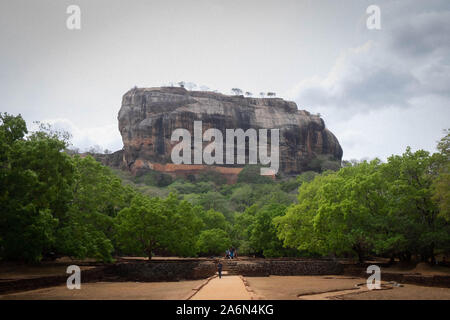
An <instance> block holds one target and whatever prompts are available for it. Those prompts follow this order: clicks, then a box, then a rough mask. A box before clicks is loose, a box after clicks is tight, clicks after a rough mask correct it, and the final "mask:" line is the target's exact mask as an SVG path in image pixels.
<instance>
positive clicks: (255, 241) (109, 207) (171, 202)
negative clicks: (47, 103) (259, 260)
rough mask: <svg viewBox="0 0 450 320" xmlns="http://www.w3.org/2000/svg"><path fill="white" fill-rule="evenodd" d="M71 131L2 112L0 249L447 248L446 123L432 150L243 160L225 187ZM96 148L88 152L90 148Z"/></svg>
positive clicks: (33, 257)
mask: <svg viewBox="0 0 450 320" xmlns="http://www.w3.org/2000/svg"><path fill="white" fill-rule="evenodd" d="M69 138H70V137H69V136H68V135H67V134H64V133H60V132H55V131H52V129H51V128H50V127H49V126H45V125H42V126H41V127H40V129H39V130H38V131H36V132H30V133H28V130H27V126H26V123H25V121H24V120H23V119H22V117H21V116H20V115H19V116H13V115H9V114H6V113H4V114H1V115H0V208H1V213H0V259H2V260H20V261H26V262H39V261H41V260H42V259H51V258H55V257H58V256H70V257H73V258H80V259H82V258H86V257H91V258H96V259H99V260H102V261H107V262H110V261H113V260H114V257H115V256H123V255H139V256H148V257H150V258H151V257H152V256H154V255H177V256H186V257H192V256H211V255H223V253H224V251H225V250H226V248H228V247H230V246H234V247H236V248H238V252H239V254H241V255H242V254H245V255H256V256H261V257H281V256H294V257H296V256H302V257H323V256H325V257H354V258H358V259H359V260H360V261H363V260H364V259H365V258H367V257H369V256H373V255H376V256H383V257H388V258H391V259H394V258H397V259H400V260H411V259H421V260H422V261H429V262H433V261H434V259H435V256H436V255H437V254H440V253H448V252H449V251H450V132H449V131H446V132H445V134H444V137H443V138H442V139H441V140H440V142H438V145H437V149H438V152H437V153H434V154H430V153H429V152H427V151H423V150H418V151H416V152H413V151H411V150H410V148H407V149H406V151H405V152H404V153H403V154H402V155H393V156H391V157H390V158H388V159H387V161H386V162H382V161H380V160H378V159H375V160H372V161H361V162H359V161H351V162H349V161H343V163H342V166H341V167H340V168H334V169H335V170H327V169H329V166H327V165H325V164H324V166H323V168H322V170H320V171H321V172H320V173H316V172H304V173H302V174H300V175H298V176H296V177H283V176H279V177H277V179H276V180H275V181H274V180H272V179H269V178H267V177H263V176H260V175H259V168H258V167H257V166H247V167H245V168H244V170H242V172H241V173H240V174H239V177H238V183H236V184H234V185H228V184H226V183H225V180H224V179H223V178H222V177H221V176H220V175H218V174H216V173H214V172H212V171H211V172H208V171H206V172H204V173H203V174H202V175H200V176H197V177H194V176H192V177H187V178H186V179H175V180H174V179H172V177H170V176H168V175H165V174H162V173H159V172H147V173H145V174H142V175H139V176H131V175H130V174H129V173H127V172H124V171H119V170H114V169H111V168H108V167H105V166H103V165H102V164H101V163H100V162H98V161H96V160H95V158H94V157H93V156H90V155H79V154H76V153H74V152H72V151H70V150H69ZM94 156H95V155H94Z"/></svg>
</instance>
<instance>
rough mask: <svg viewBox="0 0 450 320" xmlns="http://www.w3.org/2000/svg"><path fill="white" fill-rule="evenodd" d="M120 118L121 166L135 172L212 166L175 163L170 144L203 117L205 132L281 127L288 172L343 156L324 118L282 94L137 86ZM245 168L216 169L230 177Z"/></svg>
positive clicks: (284, 167)
mask: <svg viewBox="0 0 450 320" xmlns="http://www.w3.org/2000/svg"><path fill="white" fill-rule="evenodd" d="M118 120H119V130H120V133H121V135H122V140H123V144H124V149H123V164H122V165H123V166H124V167H126V168H127V169H128V170H130V171H131V172H133V173H135V174H136V173H138V172H140V171H142V170H148V169H153V170H158V171H163V172H167V173H170V174H172V175H178V174H195V173H198V172H199V171H201V170H205V169H206V168H211V166H207V165H175V164H173V163H172V161H171V150H172V148H173V146H174V145H175V144H176V142H171V135H172V132H173V131H174V130H175V129H177V128H185V129H188V130H189V131H190V132H191V134H192V133H193V124H194V121H199V120H201V121H202V123H203V130H206V129H208V128H216V129H219V130H221V131H222V132H223V133H225V130H226V129H234V128H241V129H243V130H247V129H249V128H254V129H260V128H264V129H276V128H278V129H280V171H281V172H283V173H285V174H296V173H301V172H303V171H306V170H319V169H320V163H321V162H323V161H337V162H338V161H340V160H341V158H342V149H341V146H340V145H339V142H338V140H337V139H336V137H335V136H334V135H333V134H332V133H331V132H330V131H328V130H327V129H326V128H325V123H324V121H323V120H322V119H321V118H320V117H319V116H316V115H312V114H310V113H309V112H308V111H304V110H298V109H297V105H296V104H295V103H294V102H290V101H285V100H283V99H280V98H244V97H243V96H227V95H223V94H220V93H214V92H202V91H187V90H185V89H184V88H176V87H162V88H147V89H137V88H135V89H132V90H130V91H128V92H127V93H126V94H125V95H124V96H123V100H122V107H121V109H120V111H119V116H118ZM224 136H225V135H224ZM205 144H206V143H205ZM224 154H225V152H224ZM116 157H117V155H116ZM241 168H242V166H237V165H232V166H230V165H228V166H227V165H223V166H220V167H218V166H215V167H212V169H213V170H216V171H219V172H221V173H222V174H224V175H226V176H227V175H228V178H230V180H234V179H233V177H234V176H236V174H237V173H238V172H239V171H240V170H241Z"/></svg>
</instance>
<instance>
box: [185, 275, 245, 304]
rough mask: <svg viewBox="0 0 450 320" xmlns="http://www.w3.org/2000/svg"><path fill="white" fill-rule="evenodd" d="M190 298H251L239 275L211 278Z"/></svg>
mask: <svg viewBox="0 0 450 320" xmlns="http://www.w3.org/2000/svg"><path fill="white" fill-rule="evenodd" d="M190 300H251V295H250V293H249V292H248V291H247V289H246V288H245V285H244V282H243V281H242V279H241V277H239V276H223V277H222V278H219V277H217V278H214V279H211V280H210V281H209V282H208V284H206V285H205V286H204V287H203V288H201V289H200V290H199V291H198V292H197V293H196V294H195V295H194V296H192V297H191V299H190Z"/></svg>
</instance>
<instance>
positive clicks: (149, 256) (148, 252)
mask: <svg viewBox="0 0 450 320" xmlns="http://www.w3.org/2000/svg"><path fill="white" fill-rule="evenodd" d="M145 253H146V254H147V257H148V260H152V249H150V248H149V249H147V250H145Z"/></svg>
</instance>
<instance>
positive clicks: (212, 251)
mask: <svg viewBox="0 0 450 320" xmlns="http://www.w3.org/2000/svg"><path fill="white" fill-rule="evenodd" d="M229 247H231V240H230V238H229V236H228V234H227V233H226V232H225V231H224V230H222V229H210V230H204V231H202V232H201V233H200V236H199V238H198V241H197V248H198V251H199V253H200V254H203V255H209V256H210V255H220V254H223V253H224V252H225V250H226V249H227V248H229Z"/></svg>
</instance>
